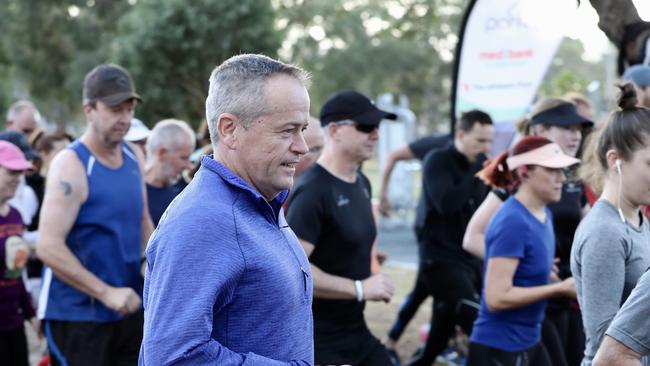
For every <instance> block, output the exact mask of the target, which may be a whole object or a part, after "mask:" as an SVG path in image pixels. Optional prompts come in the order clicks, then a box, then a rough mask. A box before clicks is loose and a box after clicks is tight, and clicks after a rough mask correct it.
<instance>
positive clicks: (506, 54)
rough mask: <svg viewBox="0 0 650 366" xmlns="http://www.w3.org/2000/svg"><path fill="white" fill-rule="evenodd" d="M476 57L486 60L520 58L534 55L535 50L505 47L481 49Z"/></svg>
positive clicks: (528, 57)
mask: <svg viewBox="0 0 650 366" xmlns="http://www.w3.org/2000/svg"><path fill="white" fill-rule="evenodd" d="M478 57H479V59H481V60H486V61H500V60H521V59H530V58H533V57H535V51H533V49H532V48H525V49H521V50H514V49H505V50H498V51H481V52H480V53H479V56H478Z"/></svg>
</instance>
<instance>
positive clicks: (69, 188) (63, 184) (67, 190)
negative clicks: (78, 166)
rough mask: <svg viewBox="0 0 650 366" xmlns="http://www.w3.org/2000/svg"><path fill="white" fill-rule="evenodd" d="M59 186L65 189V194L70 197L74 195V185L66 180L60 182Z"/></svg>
mask: <svg viewBox="0 0 650 366" xmlns="http://www.w3.org/2000/svg"><path fill="white" fill-rule="evenodd" d="M59 186H60V187H61V189H63V194H64V195H66V196H69V195H70V193H72V185H71V184H70V183H68V182H66V181H64V180H60V181H59Z"/></svg>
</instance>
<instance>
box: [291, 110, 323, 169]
mask: <svg viewBox="0 0 650 366" xmlns="http://www.w3.org/2000/svg"><path fill="white" fill-rule="evenodd" d="M303 135H304V138H305V143H307V147H308V148H309V152H308V153H307V154H305V155H303V156H302V157H301V158H300V162H299V163H298V166H297V167H296V176H298V175H300V173H301V172H303V171H304V170H305V169H307V168H309V166H311V165H312V164H313V163H314V162H316V160H318V158H319V157H320V154H321V153H322V152H323V147H324V146H325V136H324V135H323V129H322V128H321V126H320V122H319V121H318V120H313V119H312V120H310V121H309V125H308V126H307V129H306V130H305V132H304V133H303Z"/></svg>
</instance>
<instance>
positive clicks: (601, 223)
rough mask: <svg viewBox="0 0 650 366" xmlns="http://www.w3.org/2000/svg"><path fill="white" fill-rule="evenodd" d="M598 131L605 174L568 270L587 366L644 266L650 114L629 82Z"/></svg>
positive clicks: (649, 246) (649, 232)
mask: <svg viewBox="0 0 650 366" xmlns="http://www.w3.org/2000/svg"><path fill="white" fill-rule="evenodd" d="M620 88H621V93H620V95H619V101H618V105H619V107H620V108H621V110H619V111H617V112H614V113H612V115H611V116H610V119H609V121H608V122H607V124H606V125H605V127H603V129H602V130H601V131H600V132H599V133H600V134H601V135H600V136H599V137H598V147H597V151H596V154H597V155H598V156H597V158H598V159H597V161H598V162H599V164H600V166H601V168H602V170H603V171H604V172H605V178H604V179H605V182H604V189H603V193H602V195H601V196H600V199H599V200H598V201H597V202H596V203H595V205H594V206H593V208H592V209H591V211H590V212H589V214H587V216H586V217H585V218H584V219H583V220H582V222H581V223H580V225H579V226H578V230H577V231H576V234H575V237H574V241H573V248H572V251H571V270H572V273H573V276H574V278H575V283H576V290H577V293H578V302H579V303H580V307H581V309H582V321H583V324H584V328H585V335H586V347H585V354H584V358H583V361H582V365H583V366H585V365H587V366H588V365H591V362H592V360H593V358H594V356H595V354H596V351H597V350H598V346H599V345H600V343H601V341H602V339H603V336H604V335H605V331H606V330H607V327H608V326H609V324H610V323H611V321H612V319H613V318H614V316H615V315H616V312H617V311H618V310H619V308H620V307H621V305H622V304H623V302H624V301H625V299H627V297H628V296H629V294H630V292H631V291H632V289H633V288H634V286H635V285H636V283H637V281H638V280H639V277H641V275H642V274H643V273H644V272H645V270H646V269H647V268H648V267H650V226H649V225H648V221H647V219H646V218H645V217H644V215H643V213H642V210H641V208H642V206H644V205H648V204H650V189H649V188H648V187H650V110H649V109H646V108H644V107H637V96H636V91H635V89H634V86H633V85H632V84H629V83H628V84H625V85H623V86H621V87H620Z"/></svg>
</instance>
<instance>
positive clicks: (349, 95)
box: [320, 91, 397, 126]
mask: <svg viewBox="0 0 650 366" xmlns="http://www.w3.org/2000/svg"><path fill="white" fill-rule="evenodd" d="M346 119H350V120H353V121H355V122H357V123H359V124H362V125H378V124H379V122H381V120H382V119H397V115H396V114H394V113H390V112H386V111H382V110H381V109H379V108H377V107H376V106H375V105H374V104H373V103H372V102H371V101H370V99H368V97H366V96H365V95H363V94H361V93H359V92H356V91H342V92H339V93H336V94H334V95H333V96H331V97H330V98H329V99H328V100H327V101H326V102H325V104H323V106H322V107H321V110H320V123H321V125H323V126H326V125H327V124H328V123H330V122H338V121H343V120H346Z"/></svg>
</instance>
